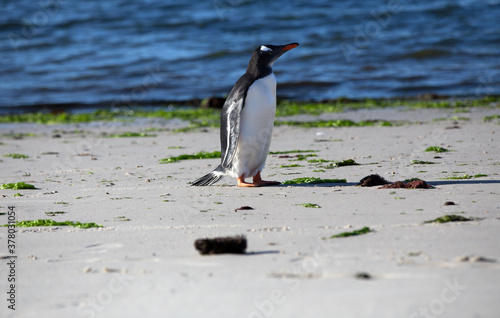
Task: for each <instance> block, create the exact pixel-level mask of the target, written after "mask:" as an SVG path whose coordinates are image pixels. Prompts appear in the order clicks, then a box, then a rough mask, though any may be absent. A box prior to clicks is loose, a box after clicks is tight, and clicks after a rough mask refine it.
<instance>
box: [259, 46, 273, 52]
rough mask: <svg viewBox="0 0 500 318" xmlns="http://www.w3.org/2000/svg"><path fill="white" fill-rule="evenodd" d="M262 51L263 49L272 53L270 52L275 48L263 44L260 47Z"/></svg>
mask: <svg viewBox="0 0 500 318" xmlns="http://www.w3.org/2000/svg"><path fill="white" fill-rule="evenodd" d="M260 51H261V52H269V53H270V52H272V51H273V50H271V49H270V48H268V47H267V46H265V45H262V46H261V47H260Z"/></svg>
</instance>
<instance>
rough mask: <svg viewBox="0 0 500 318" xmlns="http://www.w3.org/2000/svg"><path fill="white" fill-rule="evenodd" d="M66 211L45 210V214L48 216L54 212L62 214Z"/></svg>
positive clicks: (54, 213) (53, 214)
mask: <svg viewBox="0 0 500 318" xmlns="http://www.w3.org/2000/svg"><path fill="white" fill-rule="evenodd" d="M64 213H66V212H64V211H49V212H45V214H47V215H48V216H55V215H56V214H64Z"/></svg>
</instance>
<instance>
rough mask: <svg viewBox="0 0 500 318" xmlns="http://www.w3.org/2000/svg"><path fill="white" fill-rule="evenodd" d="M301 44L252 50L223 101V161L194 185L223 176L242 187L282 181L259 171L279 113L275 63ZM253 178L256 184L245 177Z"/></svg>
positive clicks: (210, 182)
mask: <svg viewBox="0 0 500 318" xmlns="http://www.w3.org/2000/svg"><path fill="white" fill-rule="evenodd" d="M298 45H299V44H298V43H290V44H286V45H262V46H259V47H258V48H256V49H255V50H254V51H253V54H252V57H251V59H250V62H249V63H248V68H247V71H246V73H245V74H243V76H241V77H240V78H239V79H238V81H237V82H236V84H235V85H234V87H233V89H232V90H231V92H230V93H229V96H228V97H227V99H226V102H225V103H224V107H223V108H222V113H221V118H220V142H221V164H220V165H219V166H218V167H217V168H216V169H215V170H213V171H212V172H210V173H209V174H207V175H205V176H203V177H201V178H199V179H198V180H196V181H194V182H193V183H192V185H193V186H206V185H211V184H214V183H215V182H217V181H219V180H220V179H221V178H222V177H223V176H231V177H233V178H237V180H238V186H239V187H260V186H265V185H277V184H280V183H279V182H276V181H264V180H262V178H261V176H260V172H261V171H262V169H263V168H264V165H265V163H266V157H267V154H268V152H269V146H270V144H271V136H272V132H273V125H274V116H275V114H276V78H275V77H274V73H273V68H272V67H273V64H274V62H275V61H276V60H277V59H278V58H279V57H280V56H281V55H283V54H284V53H286V52H287V51H289V50H291V49H293V48H295V47H297V46H298ZM249 177H253V183H247V182H245V178H249Z"/></svg>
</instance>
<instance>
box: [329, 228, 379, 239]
mask: <svg viewBox="0 0 500 318" xmlns="http://www.w3.org/2000/svg"><path fill="white" fill-rule="evenodd" d="M370 232H373V230H371V229H370V228H369V227H367V226H365V227H363V228H362V229H359V230H355V231H351V232H342V233H339V234H335V235H332V236H330V237H329V238H331V239H332V238H339V237H348V236H356V235H363V234H368V233H370Z"/></svg>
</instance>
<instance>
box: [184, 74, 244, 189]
mask: <svg viewBox="0 0 500 318" xmlns="http://www.w3.org/2000/svg"><path fill="white" fill-rule="evenodd" d="M246 82H248V79H247V78H246V77H245V76H244V75H243V76H242V77H240V79H239V80H238V81H237V82H236V85H235V86H234V87H233V89H232V90H231V92H230V93H229V96H228V97H227V99H226V102H225V103H224V107H223V108H222V113H221V118H220V127H221V130H220V140H221V164H220V165H219V166H218V167H217V168H215V169H214V170H213V171H212V172H210V173H208V174H206V175H204V176H203V177H201V178H199V179H197V180H195V181H193V183H191V185H192V186H209V185H212V184H214V183H216V182H217V181H219V180H220V179H221V178H222V177H223V176H224V175H225V174H226V170H227V169H228V168H230V166H231V162H232V160H233V158H234V154H235V152H236V147H237V146H238V139H239V134H240V115H241V110H242V109H243V106H244V100H245V95H246V92H247V91H248V87H249V86H250V84H251V82H250V84H246ZM238 83H239V84H240V85H238Z"/></svg>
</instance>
